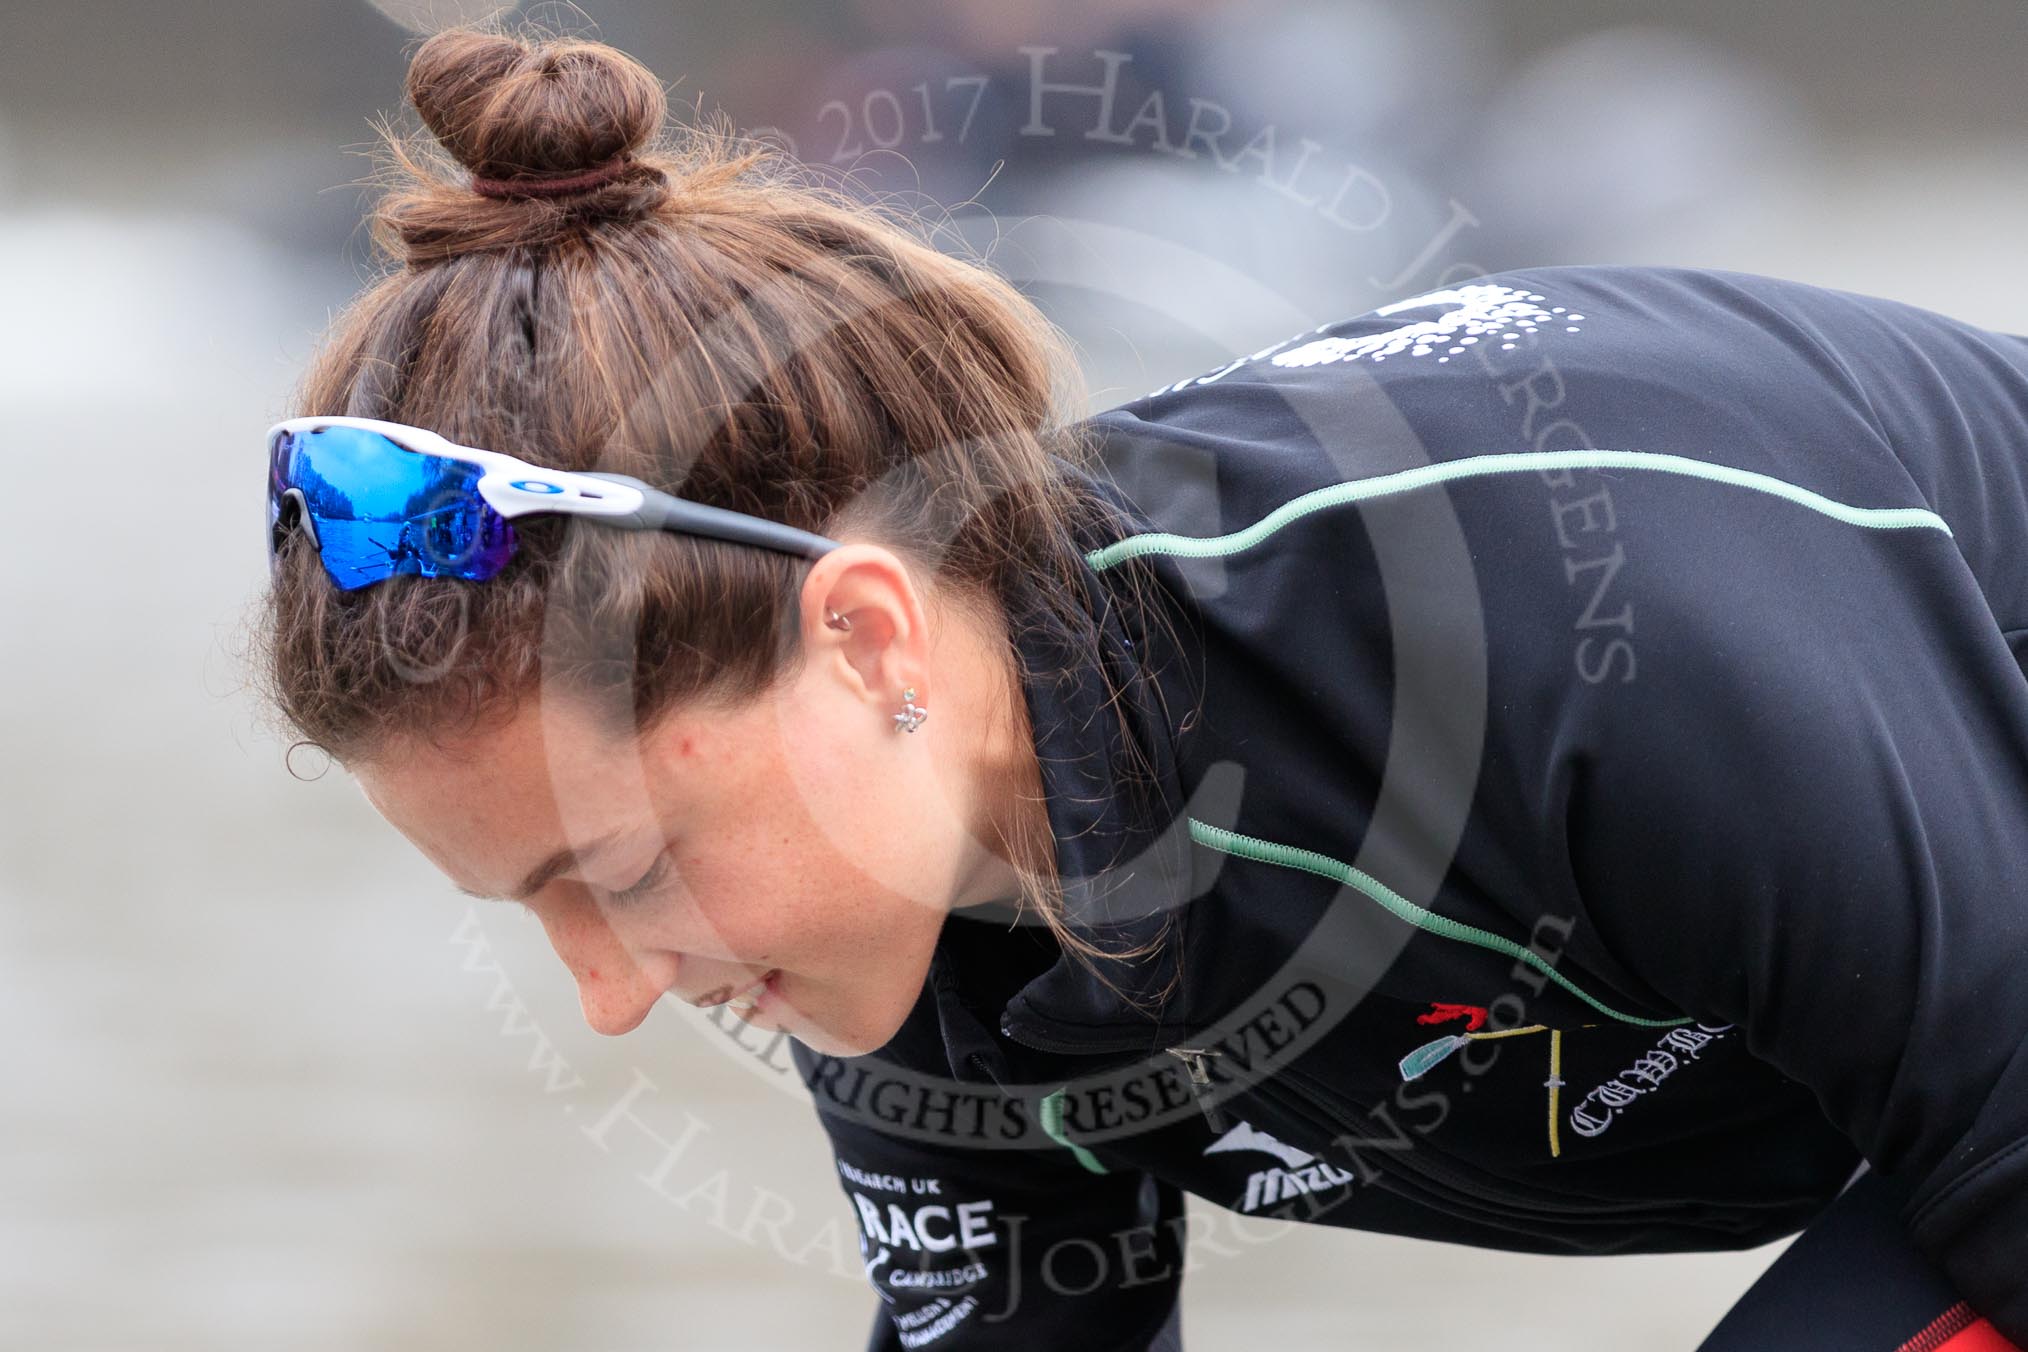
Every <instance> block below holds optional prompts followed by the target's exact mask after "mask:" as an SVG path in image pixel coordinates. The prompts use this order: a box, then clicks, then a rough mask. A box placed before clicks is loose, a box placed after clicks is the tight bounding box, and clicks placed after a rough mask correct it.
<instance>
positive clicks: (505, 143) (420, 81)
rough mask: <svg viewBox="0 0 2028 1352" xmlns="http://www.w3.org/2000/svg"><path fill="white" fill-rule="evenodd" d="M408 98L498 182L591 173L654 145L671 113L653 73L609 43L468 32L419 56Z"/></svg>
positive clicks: (475, 169)
mask: <svg viewBox="0 0 2028 1352" xmlns="http://www.w3.org/2000/svg"><path fill="white" fill-rule="evenodd" d="M407 93H408V99H409V102H410V103H412V104H414V105H415V110H416V112H417V113H419V114H420V115H421V116H422V120H423V124H424V125H425V126H427V127H428V128H429V129H430V131H431V132H432V133H434V134H435V136H436V138H437V140H438V141H439V142H440V143H441V144H442V145H443V147H444V149H445V150H447V151H449V152H450V153H451V154H452V155H453V156H455V157H456V158H457V160H458V162H459V163H460V164H462V165H464V166H465V168H467V169H469V170H471V171H472V173H473V175H474V176H476V177H478V178H481V179H489V180H497V179H509V180H512V179H526V178H551V177H572V176H577V175H583V174H586V173H587V172H589V171H591V170H595V169H598V168H600V167H601V166H604V165H606V164H608V163H609V162H611V161H612V160H614V159H615V158H617V157H619V156H622V155H627V154H629V153H631V152H632V151H635V150H637V149H640V148H641V147H643V146H645V145H647V144H648V143H649V142H651V141H652V140H654V138H655V136H656V134H657V133H658V132H659V131H660V129H661V126H662V120H663V118H664V117H666V116H667V114H668V111H669V105H668V99H667V98H666V97H665V96H664V94H663V92H662V85H661V82H660V81H658V80H656V78H655V76H654V74H653V73H652V72H651V71H649V70H648V68H647V67H645V66H643V65H642V64H641V63H640V62H638V61H636V60H634V58H632V57H631V56H628V55H627V54H626V53H625V52H622V51H619V50H617V49H616V48H612V47H608V46H606V45H605V44H604V43H599V42H586V41H584V40H582V39H575V38H559V39H554V40H548V41H539V42H528V41H524V40H522V39H520V38H515V37H509V36H505V35H502V34H498V33H484V32H479V31H476V30H473V29H468V28H454V29H450V30H448V31H445V32H442V33H438V34H436V35H435V36H434V37H432V38H430V39H429V40H428V41H427V42H425V43H423V45H422V46H421V47H419V48H417V50H416V53H415V56H414V57H413V58H412V59H411V60H410V61H409V67H408V85H407Z"/></svg>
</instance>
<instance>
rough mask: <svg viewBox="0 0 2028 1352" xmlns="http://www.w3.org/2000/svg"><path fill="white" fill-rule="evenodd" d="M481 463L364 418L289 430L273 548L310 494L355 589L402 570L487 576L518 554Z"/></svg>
mask: <svg viewBox="0 0 2028 1352" xmlns="http://www.w3.org/2000/svg"><path fill="white" fill-rule="evenodd" d="M480 474H481V470H480V469H479V467H478V466H477V465H469V464H466V463H465V462H464V461H462V460H450V459H447V458H445V457H443V456H439V455H425V454H423V453H422V452H419V451H411V450H409V449H408V448H407V447H405V446H402V445H400V444H399V443H397V442H394V441H390V440H389V439H388V438H386V437H384V436H382V435H380V434H379V433H378V432H369V431H367V430H365V429H364V428H359V427H319V428H315V429H313V430H311V431H308V432H285V433H282V434H280V435H278V436H277V437H276V438H275V444H274V446H273V448H272V450H271V453H270V456H269V471H268V527H269V540H270V547H271V548H273V547H274V545H275V544H276V543H277V542H278V540H279V538H280V537H281V536H282V535H285V534H286V531H285V530H283V531H277V529H276V528H277V527H278V526H284V525H286V522H285V521H284V518H285V517H287V516H288V515H290V514H291V513H293V512H295V511H297V510H299V508H298V505H297V503H296V501H295V495H294V494H291V493H290V491H289V490H291V489H294V490H296V491H297V492H298V493H300V494H301V498H302V502H301V508H300V510H303V511H307V513H308V515H309V517H310V521H311V524H312V525H313V526H314V528H315V531H316V538H317V542H318V546H319V548H318V553H319V554H320V555H322V557H323V560H324V571H325V572H327V573H329V574H330V575H331V580H332V581H333V582H335V583H337V584H338V586H339V587H341V588H343V589H345V590H347V591H352V590H356V589H357V588H360V587H367V586H371V585H372V584H373V583H376V582H382V581H385V580H386V579H388V578H390V577H393V576H395V575H396V574H398V573H410V574H414V575H416V576H419V577H458V578H466V579H469V580H472V581H479V580H482V579H485V578H489V577H491V576H493V575H494V574H495V573H497V572H499V571H500V569H501V567H502V566H504V565H505V564H506V562H507V560H508V559H510V558H512V557H513V556H514V528H513V526H511V525H510V524H508V522H507V519H506V518H505V517H503V516H501V515H500V514H499V513H498V512H496V511H494V510H493V509H492V508H491V507H489V506H487V504H486V500H485V499H484V498H482V497H480V496H479V477H480Z"/></svg>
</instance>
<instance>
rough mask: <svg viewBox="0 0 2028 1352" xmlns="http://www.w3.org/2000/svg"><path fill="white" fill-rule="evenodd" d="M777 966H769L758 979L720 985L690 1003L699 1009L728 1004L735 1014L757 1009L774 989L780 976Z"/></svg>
mask: <svg viewBox="0 0 2028 1352" xmlns="http://www.w3.org/2000/svg"><path fill="white" fill-rule="evenodd" d="M781 974H782V972H781V969H780V968H779V967H770V968H769V969H768V970H767V971H766V972H764V973H762V974H761V976H760V978H759V979H758V980H755V981H752V982H749V983H748V984H747V985H745V986H720V987H718V988H717V989H716V990H713V991H708V992H706V993H705V994H703V995H700V996H698V997H697V998H696V999H695V1000H692V1001H691V1002H690V1003H691V1004H693V1005H696V1006H697V1007H698V1008H699V1009H712V1008H714V1007H716V1006H718V1005H730V1006H732V1011H733V1013H735V1014H739V1015H742V1016H744V1015H747V1014H751V1013H752V1012H753V1011H754V1010H756V1009H758V1008H759V1007H760V1005H761V1003H762V1002H763V1001H764V1000H766V999H767V998H768V996H769V995H771V994H772V993H773V992H774V990H775V984H774V983H775V980H776V978H778V977H779V976H781Z"/></svg>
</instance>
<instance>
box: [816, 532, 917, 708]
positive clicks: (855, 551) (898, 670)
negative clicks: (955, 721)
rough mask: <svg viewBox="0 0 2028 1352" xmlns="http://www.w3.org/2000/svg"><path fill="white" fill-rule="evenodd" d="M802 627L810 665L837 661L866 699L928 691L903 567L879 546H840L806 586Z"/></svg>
mask: <svg viewBox="0 0 2028 1352" xmlns="http://www.w3.org/2000/svg"><path fill="white" fill-rule="evenodd" d="M802 607H803V613H802V625H803V639H804V644H805V650H806V651H807V652H809V653H810V654H811V659H812V663H813V664H815V663H817V662H826V661H828V662H835V663H836V664H837V666H836V668H835V669H836V671H837V674H839V675H840V676H842V677H845V678H846V679H848V680H850V681H851V682H852V683H853V684H854V685H855V686H856V688H857V691H858V693H860V694H862V695H863V696H864V697H865V698H866V699H867V700H869V701H870V702H873V703H877V704H879V705H881V706H882V707H886V706H888V705H890V704H896V703H897V701H898V699H899V696H900V693H901V692H902V691H903V690H904V689H907V688H910V687H913V688H914V689H915V691H916V693H917V696H918V697H919V698H920V697H922V696H924V695H926V694H927V693H928V684H927V682H928V676H929V658H930V651H929V630H928V623H927V620H926V618H925V615H924V610H923V602H922V597H921V596H920V594H919V593H918V592H917V590H916V586H915V582H914V579H913V578H912V577H911V576H910V574H909V572H908V569H907V568H906V567H905V566H904V565H903V564H902V562H901V560H900V559H899V558H897V557H896V556H895V555H894V554H893V553H892V552H891V551H889V550H886V549H883V548H881V547H880V546H878V545H868V544H848V545H842V546H840V547H839V548H837V549H834V550H832V551H831V552H830V553H828V554H826V555H824V557H823V558H821V559H819V560H818V561H817V563H816V566H815V567H813V568H812V569H811V570H810V576H809V577H808V578H806V579H805V580H804V583H803V594H802Z"/></svg>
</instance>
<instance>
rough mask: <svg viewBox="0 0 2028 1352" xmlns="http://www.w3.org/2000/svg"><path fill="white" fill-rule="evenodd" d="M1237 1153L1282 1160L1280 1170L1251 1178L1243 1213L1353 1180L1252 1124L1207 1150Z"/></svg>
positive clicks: (1233, 1131) (1234, 1130)
mask: <svg viewBox="0 0 2028 1352" xmlns="http://www.w3.org/2000/svg"><path fill="white" fill-rule="evenodd" d="M1235 1151H1257V1152H1259V1153H1260V1154H1263V1155H1272V1156H1274V1158H1276V1159H1278V1160H1280V1161H1281V1167H1280V1168H1272V1169H1262V1170H1259V1171H1257V1172H1255V1173H1253V1174H1249V1175H1248V1176H1247V1180H1246V1196H1245V1197H1244V1198H1243V1199H1241V1201H1240V1204H1239V1209H1240V1210H1241V1211H1249V1212H1250V1211H1258V1210H1260V1209H1261V1208H1262V1207H1264V1206H1267V1205H1268V1204H1269V1203H1271V1202H1279V1201H1281V1200H1283V1199H1284V1198H1288V1197H1300V1196H1302V1195H1303V1194H1304V1193H1308V1192H1317V1191H1320V1190H1322V1189H1324V1188H1334V1187H1338V1186H1340V1185H1342V1184H1346V1183H1350V1182H1351V1181H1352V1174H1351V1173H1350V1172H1349V1171H1347V1170H1344V1169H1340V1168H1338V1167H1337V1166H1336V1165H1334V1164H1326V1163H1324V1162H1323V1161H1322V1160H1320V1159H1318V1158H1317V1157H1316V1156H1315V1155H1312V1154H1311V1153H1309V1152H1308V1151H1307V1150H1299V1149H1297V1148H1296V1147H1295V1146H1292V1145H1290V1144H1288V1143H1287V1142H1286V1141H1277V1140H1276V1139H1275V1138H1274V1137H1272V1136H1270V1135H1268V1134H1267V1133H1266V1132H1264V1131H1262V1130H1260V1129H1259V1128H1258V1127H1256V1126H1254V1125H1253V1124H1252V1123H1250V1122H1241V1123H1240V1124H1239V1125H1238V1126H1235V1127H1233V1128H1232V1129H1231V1130H1230V1131H1228V1132H1226V1133H1225V1134H1224V1135H1223V1136H1220V1137H1219V1138H1218V1139H1217V1140H1215V1141H1213V1142H1212V1143H1211V1144H1210V1145H1208V1146H1205V1147H1204V1153H1205V1154H1206V1155H1207V1156H1209V1155H1223V1154H1231V1153H1233V1152H1235Z"/></svg>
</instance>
